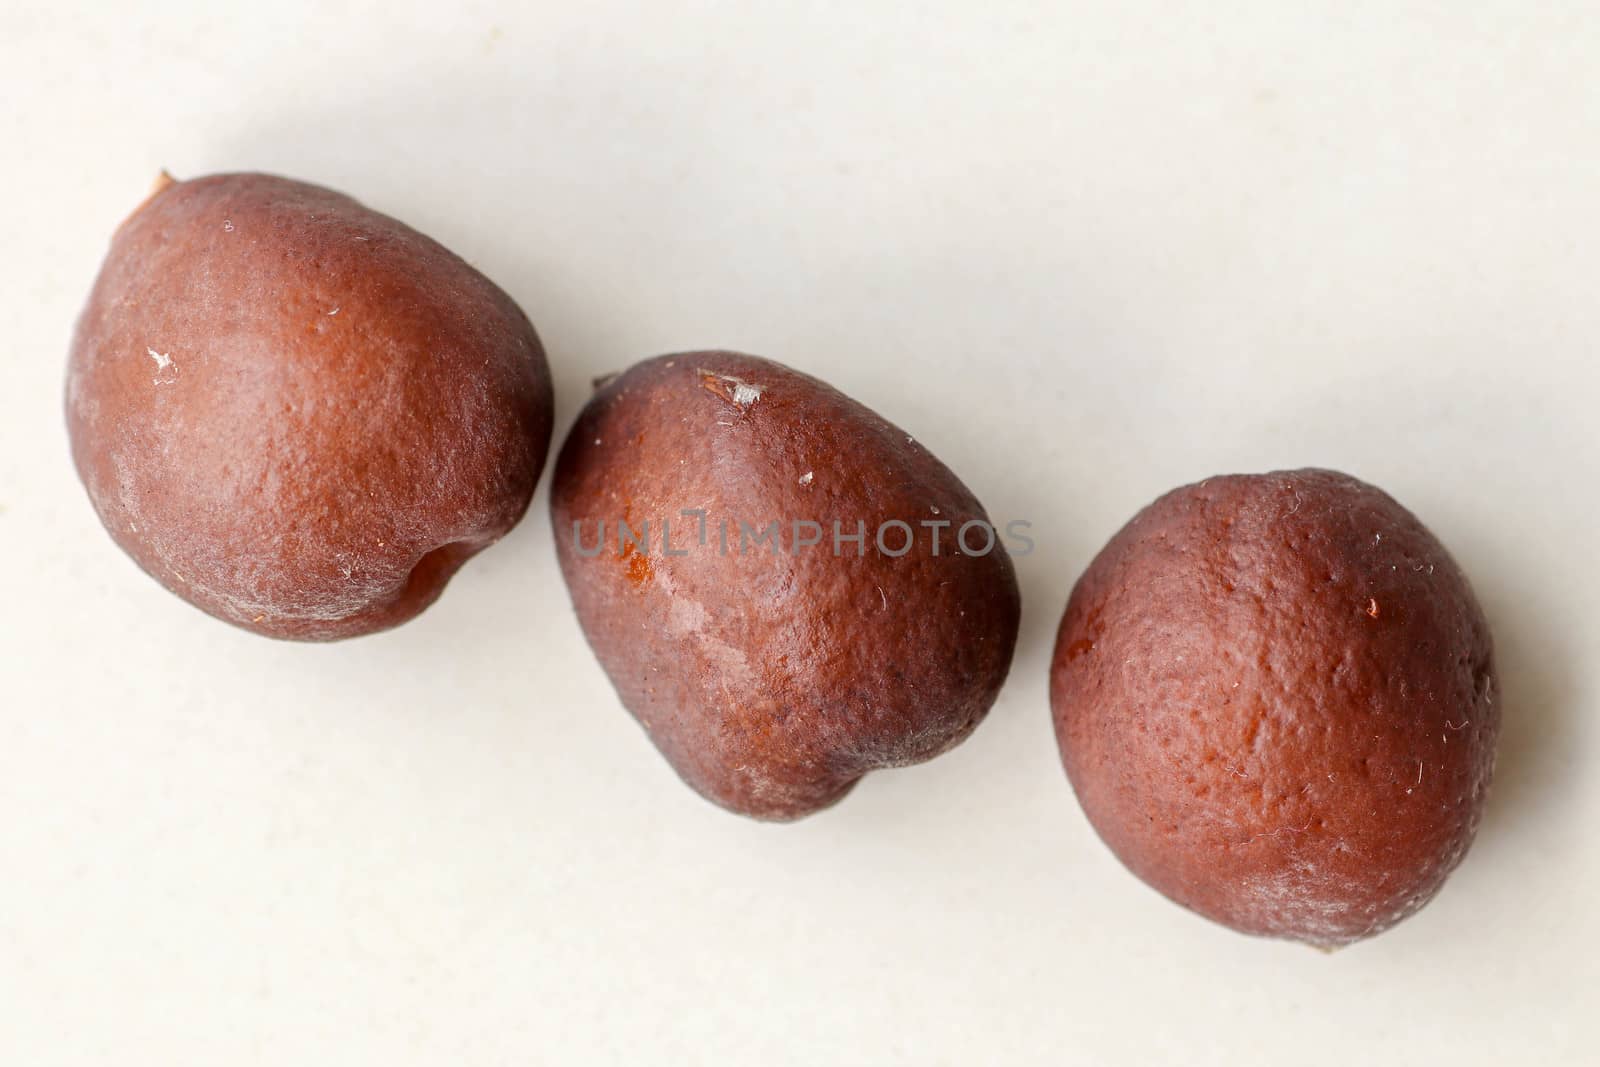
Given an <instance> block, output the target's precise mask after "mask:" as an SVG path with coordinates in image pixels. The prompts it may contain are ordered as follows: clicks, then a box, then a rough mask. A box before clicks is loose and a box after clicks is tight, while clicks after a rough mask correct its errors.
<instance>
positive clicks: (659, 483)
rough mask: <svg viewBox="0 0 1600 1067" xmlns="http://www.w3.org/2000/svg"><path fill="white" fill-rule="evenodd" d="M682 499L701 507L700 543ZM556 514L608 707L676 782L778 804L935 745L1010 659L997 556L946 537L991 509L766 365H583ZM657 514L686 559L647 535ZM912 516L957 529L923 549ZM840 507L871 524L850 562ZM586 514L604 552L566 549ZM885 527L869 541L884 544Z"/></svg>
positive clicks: (1011, 617) (556, 487) (733, 801)
mask: <svg viewBox="0 0 1600 1067" xmlns="http://www.w3.org/2000/svg"><path fill="white" fill-rule="evenodd" d="M689 509H703V510H704V511H705V512H706V513H707V514H706V518H705V522H706V537H705V543H704V544H702V543H701V542H700V538H699V526H698V520H697V519H696V518H695V517H692V516H691V517H683V516H681V512H682V511H684V510H689ZM551 518H552V521H553V524H554V531H555V539H556V545H557V550H558V553H559V556H560V560H561V569H562V573H563V574H564V575H565V577H566V580H567V585H568V588H569V589H570V590H571V593H572V601H573V606H574V608H575V609H576V611H577V615H578V620H579V622H580V623H581V624H582V627H583V631H584V634H585V635H586V637H587V638H588V640H589V644H590V647H592V648H593V650H594V652H595V655H596V656H597V657H598V659H599V661H600V664H601V666H602V667H603V668H604V669H605V672H606V674H607V676H608V677H609V678H610V679H611V682H612V684H613V685H614V686H615V687H616V690H617V693H618V695H619V696H620V697H621V699H622V703H623V705H624V706H625V707H626V708H627V709H628V710H629V711H630V712H631V713H632V714H633V715H634V717H635V718H636V719H638V721H639V722H640V724H641V725H643V727H644V728H645V730H646V731H647V732H648V734H649V736H650V739H651V740H652V741H653V742H654V743H655V745H656V746H657V747H658V748H659V749H660V750H661V752H662V754H663V755H664V756H666V758H667V760H668V761H669V762H670V763H671V765H672V766H673V768H674V769H676V770H677V772H678V774H679V775H680V776H682V778H683V779H684V781H686V782H687V783H688V784H689V785H690V786H692V787H693V788H694V789H695V790H697V791H698V792H699V793H700V794H701V795H703V796H704V797H706V798H707V799H709V800H711V801H713V802H714V803H717V804H720V805H722V806H723V807H725V808H728V809H729V810H732V811H735V812H739V813H742V814H745V815H749V816H753V817H756V818H760V819H768V820H788V819H796V818H799V817H801V816H804V815H808V814H810V813H812V812H815V811H818V810H820V809H822V808H825V807H827V806H829V805H831V804H833V803H835V802H836V801H838V800H839V799H840V798H841V797H843V796H844V795H845V794H846V793H847V792H849V790H850V789H851V788H852V787H853V786H854V785H855V783H856V781H857V780H858V779H859V778H860V777H861V776H862V775H863V774H865V773H866V772H868V771H870V770H872V769H874V768H877V767H893V766H901V765H904V764H910V763H917V762H920V761H922V760H926V759H930V758H932V757H933V756H936V755H938V754H939V753H941V752H944V751H945V750H947V749H949V748H951V747H952V746H954V745H955V744H957V743H958V742H960V741H961V740H962V739H964V738H965V737H966V736H967V735H968V734H970V733H971V732H972V730H973V729H974V728H975V727H976V726H977V724H978V722H979V721H980V720H981V719H982V718H983V716H984V715H985V714H986V713H987V712H988V709H989V706H990V705H991V704H992V703H993V702H994V699H995V697H996V695H997V694H998V693H999V690H1000V686H1001V683H1002V682H1003V681H1004V680H1005V676H1006V672H1007V670H1008V669H1009V667H1010V663H1011V654H1012V650H1013V648H1014V646H1015V643H1016V634H1017V621H1018V615H1019V610H1020V602H1019V597H1018V592H1017V583H1016V577H1015V574H1014V573H1013V570H1012V566H1011V561H1010V559H1009V558H1008V557H1007V555H1006V554H1005V551H1004V549H1003V547H997V548H996V550H995V551H993V552H992V553H989V554H986V555H974V556H967V555H963V554H962V553H960V552H959V551H958V550H957V549H956V547H955V545H954V540H953V538H954V531H955V530H957V529H959V528H960V526H961V525H962V524H963V523H964V522H967V521H968V520H972V519H984V518H986V516H985V515H984V512H983V509H982V507H981V506H980V505H979V503H978V501H977V500H976V499H974V497H973V495H972V494H971V493H970V492H969V491H968V490H967V488H966V487H965V486H964V485H962V484H961V482H960V481H959V480H958V479H957V478H956V476H955V475H954V474H952V473H951V472H950V471H949V469H948V468H946V467H945V466H944V465H943V464H942V463H940V462H939V461H938V460H937V459H935V458H934V457H933V456H932V455H930V454H929V453H928V452H927V451H926V450H925V449H924V448H922V446H921V445H919V444H917V443H916V442H915V441H913V440H912V439H911V438H910V436H909V435H907V434H906V433H904V432H903V431H901V430H899V429H897V428H896V427H894V426H893V425H891V424H890V423H888V422H886V421H885V420H883V419H882V418H880V417H879V416H877V415H876V414H874V413H873V412H871V411H869V410H868V409H867V408H865V407H863V406H861V405H860V404H857V403H855V402H854V401H852V400H850V399H849V398H848V397H845V396H843V395H842V394H840V393H839V392H837V391H835V390H834V389H832V388H830V387H828V386H827V385H825V384H823V383H822V382H820V381H817V380H816V379H814V378H810V377H808V376H806V375H803V374H800V373H797V372H795V371H793V370H790V369H789V368H787V367H784V366H782V365H781V364H778V363H774V362H772V361H770V360H764V359H759V358H756V357H754V356H746V355H739V354H736V353H731V352H692V353H684V354H679V355H672V356H662V357H658V358H656V359H651V360H646V361H644V362H643V363H640V364H638V365H636V366H634V367H633V368H632V369H630V370H629V371H627V372H626V373H624V374H622V375H620V376H617V377H615V378H612V379H610V380H608V381H605V382H603V383H601V385H600V388H599V391H598V392H597V393H596V395H595V396H594V398H593V399H592V400H591V401H590V403H589V405H588V406H587V407H586V408H585V409H584V410H583V412H582V414H581V415H580V416H579V418H578V421H577V424H576V425H575V426H574V427H573V430H572V432H571V434H570V435H569V436H568V437H567V440H566V444H565V445H564V446H563V448H562V450H561V455H560V457H559V458H558V460H557V461H556V473H555V476H554V481H553V483H552V489H551ZM663 519H665V520H666V521H667V522H668V523H669V524H670V527H671V548H672V551H673V552H674V553H677V552H684V553H686V554H684V555H667V554H666V553H665V552H663V551H662V548H661V545H660V539H661V532H662V531H661V522H662V520H663ZM890 519H899V520H901V521H903V522H906V523H908V524H909V525H910V526H911V527H912V529H913V530H914V531H916V533H917V535H918V536H917V539H916V541H915V543H914V545H913V547H912V549H911V550H910V551H909V552H907V553H906V554H905V555H902V556H899V557H898V558H892V557H890V556H888V555H885V554H882V553H880V552H878V551H877V549H876V547H875V545H874V543H873V542H874V539H875V534H876V531H877V530H878V527H879V525H880V524H881V523H883V522H885V521H887V520H890ZM924 519H926V520H935V521H937V520H940V519H943V520H947V521H949V522H951V523H952V524H953V525H952V526H950V527H948V528H946V529H945V530H944V533H943V544H942V552H941V554H940V555H938V556H934V555H933V554H932V545H931V538H930V537H929V536H928V531H927V530H925V529H923V528H920V527H919V526H918V523H919V521H920V520H924ZM619 520H622V521H626V522H628V524H629V527H630V529H632V530H634V531H636V532H637V530H638V529H639V527H640V526H641V525H642V524H643V523H645V522H648V523H649V524H650V529H651V547H650V549H649V551H648V552H647V553H641V552H639V551H638V550H637V549H635V548H634V547H633V545H632V544H631V542H628V543H625V544H624V546H623V548H622V549H621V550H619V548H618V541H617V536H616V525H617V523H618V521H619ZM794 520H809V521H814V522H816V523H818V524H819V525H820V527H821V529H822V531H823V533H822V543H821V544H820V545H817V546H814V547H807V548H801V549H799V550H798V551H795V550H793V538H792V536H791V531H792V526H791V524H792V522H793V521H794ZM836 520H837V521H838V522H839V523H840V529H841V531H842V532H843V533H845V534H851V533H854V532H855V530H856V528H857V527H856V523H857V522H858V521H863V522H864V523H865V525H866V530H867V534H866V537H867V541H866V546H865V550H866V551H865V555H864V556H863V555H858V554H857V553H856V550H855V548H854V546H853V544H852V543H843V544H842V545H841V548H842V551H841V554H840V555H838V556H836V555H834V551H833V523H834V522H835V521H836ZM602 521H603V522H604V523H605V524H606V526H605V529H606V542H605V543H604V544H603V545H602V546H601V547H602V550H601V551H600V552H599V553H598V554H596V555H592V556H588V555H584V554H582V553H580V552H579V551H578V550H577V546H576V543H575V540H574V529H573V525H574V523H575V522H576V523H581V526H580V530H581V543H582V545H583V546H584V549H585V550H586V551H588V550H592V549H593V548H595V547H596V546H597V544H598V543H599V542H597V529H598V524H599V523H600V522H602ZM723 521H726V522H727V523H728V524H729V529H730V537H729V547H728V550H727V552H726V554H724V553H723V552H722V550H721V547H720V541H721V535H720V530H719V526H720V524H721V523H722V522H723ZM741 521H742V522H744V523H747V524H749V525H750V526H751V527H752V528H754V529H755V530H756V531H757V532H759V530H760V528H761V527H764V526H765V525H767V524H768V523H771V522H774V521H777V522H778V523H779V524H780V527H781V534H782V539H781V545H780V549H779V551H777V552H773V551H771V550H770V548H769V547H768V545H767V544H764V543H763V544H757V543H755V542H754V541H753V540H752V541H751V542H750V546H749V547H748V548H744V550H743V552H742V553H741V548H742V547H743V546H742V544H741V540H740V529H739V526H738V523H739V522H741ZM807 536H809V531H808V533H807ZM903 540H904V538H903V536H902V535H901V534H899V533H894V532H891V533H890V534H889V535H887V536H886V543H887V544H888V546H889V547H890V549H891V550H894V551H899V550H900V549H901V547H902V542H903ZM981 542H982V539H981V538H980V537H978V536H977V535H976V534H973V535H972V536H971V538H970V539H969V544H970V545H971V546H972V547H973V548H974V549H977V548H979V547H981Z"/></svg>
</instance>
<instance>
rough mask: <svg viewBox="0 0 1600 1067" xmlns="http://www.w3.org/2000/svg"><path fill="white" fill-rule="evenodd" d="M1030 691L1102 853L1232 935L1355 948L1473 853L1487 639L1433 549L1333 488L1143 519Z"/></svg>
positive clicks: (1383, 499) (1214, 486)
mask: <svg viewBox="0 0 1600 1067" xmlns="http://www.w3.org/2000/svg"><path fill="white" fill-rule="evenodd" d="M1050 681H1051V687H1050V697H1051V705H1052V708H1053V710H1054V717H1055V726H1056V735H1057V738H1058V740H1059V742H1060V745H1061V753H1062V758H1063V760H1064V762H1065V764H1066V769H1067V774H1068V776H1069V777H1070V778H1071V781H1072V784H1073V787H1074V789H1075V790H1076V791H1077V795H1078V799H1079V801H1080V802H1081V803H1082V805H1083V808H1084V811H1085V812H1086V813H1087V814H1088V816H1089V820H1090V822H1091V823H1092V824H1093V825H1094V827H1095V829H1096V831H1098V833H1099V834H1100V836H1101V838H1102V839H1103V840H1104V841H1105V842H1106V844H1107V845H1108V846H1110V848H1111V850H1112V851H1113V852H1114V853H1116V855H1117V856H1118V858H1120V859H1121V860H1122V862H1123V863H1125V864H1126V865H1127V866H1128V867H1129V868H1130V869H1131V870H1132V871H1133V872H1134V873H1135V874H1137V875H1138V876H1139V877H1140V878H1142V879H1144V880H1145V881H1146V882H1148V883H1149V884H1150V885H1152V886H1154V887H1155V888H1156V889H1158V890H1160V891H1161V892H1162V893H1165V894H1166V895H1167V896H1169V897H1171V898H1172V899H1173V900H1176V901H1177V902H1178V903H1180V904H1183V905H1184V906H1186V907H1189V908H1192V909H1194V910H1195V911H1197V912H1199V913H1200V914H1202V915H1205V916H1207V917H1209V918H1211V919H1215V920H1216V921H1218V922H1220V923H1223V924H1225V925H1227V926H1230V927H1233V928H1234V929H1236V930H1240V931H1243V932H1245V933H1250V934H1261V935H1266V936H1270V937H1282V938H1290V939H1294V940H1299V941H1305V942H1309V943H1311V944H1316V945H1323V946H1332V945H1341V944H1346V943H1348V942H1351V941H1356V940H1359V939H1361V938H1363V937H1368V936H1370V935H1372V934H1375V933H1378V932H1379V931H1381V930H1384V929H1386V928H1387V927H1389V926H1391V925H1393V924H1394V923H1396V922H1398V921H1400V920H1401V919H1403V918H1405V917H1406V916H1408V915H1410V914H1411V913H1413V912H1414V911H1416V910H1417V909H1418V908H1420V907H1421V906H1422V905H1423V904H1425V903H1426V902H1427V901H1428V900H1429V899H1430V898H1431V897H1432V896H1433V895H1434V893H1436V892H1437V891H1438V889H1439V887H1440V885H1441V884H1442V883H1443V882H1444V879H1445V877H1446V876H1447V875H1448V874H1449V873H1450V872H1451V871H1452V870H1453V869H1454V868H1455V866H1456V865H1457V864H1458V863H1459V862H1460V860H1461V857H1462V855H1463V854H1464V853H1465V852H1466V849H1467V847H1468V845H1469V844H1470V843H1471V841H1472V837H1473V834H1474V833H1475V831H1476V829H1477V826H1478V820H1479V817H1480V815H1481V813H1482V810H1483V801H1484V794H1485V790H1486V788H1487V787H1488V784H1489V778H1490V774H1491V771H1492V768H1493V764H1494V750H1495V739H1496V736H1497V734H1498V732H1499V722H1500V709H1499V706H1498V703H1497V700H1498V691H1497V683H1496V679H1495V670H1494V657H1493V651H1492V646H1491V642H1490V636H1489V628H1488V625H1487V624H1486V622H1485V621H1484V617H1483V613H1482V611H1481V610H1480V609H1479V607H1478V604H1477V602H1476V600H1475V599H1474V597H1473V594H1472V590H1471V588H1470V587H1469V585H1468V583H1467V580H1466V578H1465V577H1464V576H1463V575H1462V573H1461V571H1460V570H1459V569H1458V568H1457V566H1456V564H1455V562H1454V561H1453V560H1452V559H1451V558H1450V556H1449V555H1448V553H1446V552H1445V550H1444V548H1443V546H1441V545H1440V544H1439V542H1438V541H1437V540H1436V539H1435V538H1434V537H1433V535H1432V534H1431V533H1429V532H1428V530H1427V529H1426V528H1425V527H1423V525H1422V524H1421V523H1420V522H1418V521H1417V519H1416V518H1415V517H1414V516H1413V515H1412V514H1411V513H1410V512H1408V511H1407V510H1406V509H1405V508H1403V507H1401V506H1400V505H1399V504H1398V503H1396V502H1395V501H1394V500H1393V499H1392V498H1391V497H1389V496H1388V495H1386V494H1384V493H1383V492H1381V491H1379V490H1378V489H1375V488H1373V487H1372V486H1370V485H1367V484H1365V483H1363V482H1360V481H1358V480H1356V479H1354V478H1351V477H1349V476H1347V475H1343V474H1339V473H1336V472H1332V471H1323V470H1302V471H1284V472H1277V473H1273V474H1263V475H1241V476H1233V477H1220V478H1211V479H1209V480H1207V481H1204V482H1201V483H1199V484H1197V485H1190V486H1185V487H1184V488H1181V489H1177V490H1174V491H1173V492H1171V493H1168V494H1167V495H1166V496H1164V497H1162V498H1161V499H1159V500H1157V501H1156V502H1155V503H1154V504H1152V505H1150V506H1149V507H1147V508H1145V509H1144V510H1143V511H1142V512H1140V513H1139V514H1138V515H1137V516H1135V517H1134V519H1133V521H1131V522H1130V523H1128V525H1127V526H1125V527H1124V528H1123V529H1122V530H1121V531H1120V532H1119V533H1118V534H1117V535H1116V536H1115V537H1114V538H1112V540H1111V542H1110V543H1109V544H1108V545H1107V546H1106V547H1105V548H1104V549H1103V550H1102V551H1101V552H1100V554H1099V555H1098V556H1097V557H1096V558H1095V560H1094V562H1093V563H1092V564H1091V565H1090V567H1089V569H1088V571H1087V572H1085V574H1084V575H1083V577H1082V578H1081V579H1080V580H1079V581H1078V584H1077V587H1076V588H1075V589H1074V590H1073V593H1072V598H1071V600H1070V602H1069V603H1068V605H1067V610H1066V614H1065V616H1064V617H1063V618H1062V620H1061V629H1060V633H1059V635H1058V637H1057V642H1056V652H1055V658H1054V662H1053V664H1052V668H1051V679H1050Z"/></svg>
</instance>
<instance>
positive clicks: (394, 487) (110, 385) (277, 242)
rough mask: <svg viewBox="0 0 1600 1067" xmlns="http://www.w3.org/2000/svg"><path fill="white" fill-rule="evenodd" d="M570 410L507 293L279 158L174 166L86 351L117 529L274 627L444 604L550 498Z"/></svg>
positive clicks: (101, 508) (169, 568)
mask: <svg viewBox="0 0 1600 1067" xmlns="http://www.w3.org/2000/svg"><path fill="white" fill-rule="evenodd" d="M550 422H551V392H550V375H549V369H548V367H547V366H546V365H545V360H544V354H543V352H542V350H541V349H540V347H539V341H538V338H537V337H536V336H535V335H534V332H533V327H532V326H531V325H530V324H529V323H528V320H527V318H526V317H525V316H524V315H523V314H522V312H521V311H520V310H519V309H518V308H517V306H516V305H515V304H514V303H513V302H512V301H511V299H510V298H509V297H508V296H506V294H505V293H503V292H501V291H500V290H499V289H498V288H496V287H495V286H494V284H493V283H491V282H490V281H489V280H488V279H486V278H484V277H483V276H482V275H481V274H479V273H478V272H477V271H475V270H473V269H472V268H471V267H470V266H468V265H467V264H466V263H464V262H463V261H462V260H460V259H459V258H457V257H456V256H454V255H452V254H451V253H450V252H449V251H447V250H446V249H444V248H443V247H441V246H440V245H439V244H437V243H435V242H434V241H431V240H429V239H428V238H427V237H424V236H423V235H422V234H419V233H417V232H416V231H415V230H412V229H410V228H409V227H407V226H405V225H403V224H401V223H399V222H396V221H395V220H394V219H391V218H388V217H387V216H384V215H380V214H378V213H377V212H374V211H371V210H369V209H367V208H365V207H363V206H362V205H360V204H359V203H357V202H356V201H354V200H352V199H350V198H349V197H346V196H343V195H341V194H339V193H335V192H332V191H330V190H327V189H322V188H319V187H317V186H314V185H306V184H304V183H301V182H294V181H288V180H286V179H283V178H275V177H270V176H268V175H262V174H227V175H218V176H214V177H209V178H200V179H196V180H194V181H186V182H176V183H175V182H172V181H171V179H170V178H168V179H166V180H165V181H163V182H161V183H158V185H157V188H156V190H155V191H154V192H153V193H152V194H151V196H150V198H149V199H148V200H147V201H146V202H145V203H144V204H143V205H141V206H140V208H139V209H138V210H137V211H136V212H135V213H134V215H133V217H132V218H130V219H129V220H128V221H127V222H125V223H124V224H123V226H122V228H121V229H120V230H118V232H117V234H116V237H115V238H114V240H113V241H112V245H111V250H110V252H109V254H108V255H107V257H106V261H105V264H104V266H103V267H102V268H101V271H100V277H99V279H98V280H97V281H96V283H95V287H94V291H93V292H92V293H91V294H90V297H89V301H88V305H87V306H86V307H85V308H84V311H83V315H82V317H81V318H80V319H79V322H78V329H77V333H76V335H75V337H74V339H73V344H72V352H71V356H70V360H69V364H68V374H67V426H68V431H69V433H70V436H71V439H72V452H73V459H74V461H75V462H76V464H77V467H78V473H79V475H80V477H81V478H82V479H83V483H84V486H85V487H86V488H87V489H88V492H89V499H90V501H91V502H92V503H93V504H94V507H95V510H96V511H97V512H98V513H99V515H100V519H101V521H102V522H103V523H104V524H105V526H106V529H107V530H109V531H110V533H111V535H112V537H113V538H115V540H116V541H117V543H118V544H119V545H121V546H122V547H123V548H124V549H125V550H126V551H127V552H128V554H129V555H131V556H132V557H133V558H134V560H135V561H136V562H137V563H138V564H139V565H140V566H141V567H143V568H144V569H145V570H146V571H148V572H149V573H150V574H151V575H153V576H154V577H155V578H156V579H157V580H159V581H161V582H162V583H163V584H164V585H166V586H167V588H169V589H171V590H172V591H174V592H176V593H177V594H178V595H180V596H182V597H183V598H184V599H186V600H188V601H189V602H191V603H193V604H195V605H197V606H198V607H200V608H202V609H204V610H205V611H208V612H210V613H211V614H213V615H215V616H217V617H218V618H222V619H226V620H227V621H229V622H232V623H234V624H236V625H239V626H242V627H244V628H246V629H250V630H254V631H256V632H258V633H263V634H268V635H271V636H274V637H290V638H302V639H331V638H339V637H349V636H353V635H357V634H364V633H370V632H372V631H374V630H380V629H383V628H385V627H388V626H393V625H396V624H398V623H401V622H404V621H405V620H407V619H409V618H411V617H412V616H414V615H416V614H417V613H418V612H419V611H421V610H422V609H423V608H425V607H427V605H428V604H429V603H431V602H432V601H433V600H434V598H435V597H437V596H438V595H439V593H440V592H441V591H442V590H443V588H444V585H445V583H446V582H447V581H448V580H449V578H450V576H451V575H452V574H453V573H454V572H455V570H456V569H457V568H458V567H459V566H460V565H461V564H462V562H464V561H465V560H466V559H467V558H468V557H470V556H472V555H473V554H475V553H476V552H478V551H479V550H481V549H482V548H484V547H485V546H487V545H489V544H490V543H492V542H493V541H494V540H496V539H497V538H499V537H500V536H501V535H502V534H504V533H505V532H506V531H508V530H509V529H511V527H512V526H513V525H515V523H516V522H517V520H518V519H519V518H520V517H521V515H522V514H523V512H524V511H525V510H526V509H527V506H528V501H529V499H530V497H531V496H532V494H533V488H534V483H535V481H536V480H537V478H538V475H539V470H540V468H541V467H542V466H543V463H544V456H545V451H546V448H547V447H548V445H549V438H550Z"/></svg>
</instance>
